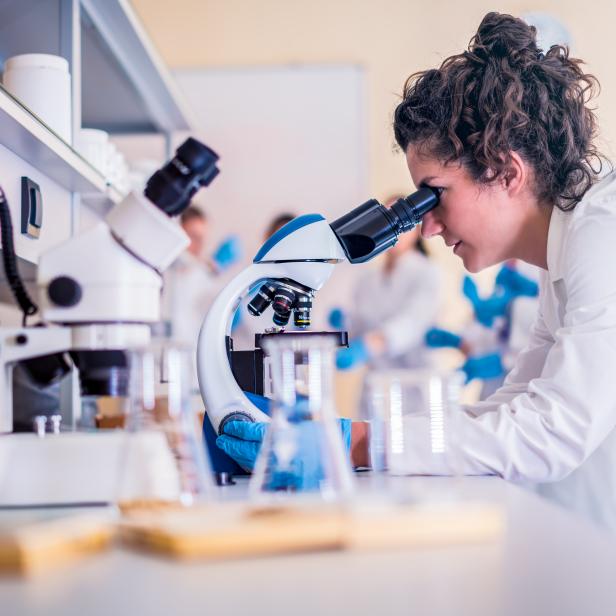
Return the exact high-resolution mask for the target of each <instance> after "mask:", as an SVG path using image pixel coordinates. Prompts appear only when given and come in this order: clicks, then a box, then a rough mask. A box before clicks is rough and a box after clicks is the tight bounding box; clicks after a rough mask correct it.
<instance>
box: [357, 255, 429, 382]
mask: <svg viewBox="0 0 616 616" xmlns="http://www.w3.org/2000/svg"><path fill="white" fill-rule="evenodd" d="M440 287H441V276H440V270H439V268H438V266H437V265H435V264H434V263H433V262H432V261H430V259H428V258H427V257H425V256H424V255H423V254H421V253H420V252H418V251H411V250H409V252H408V253H405V254H403V255H401V256H400V258H399V259H398V260H397V261H396V264H395V266H394V269H393V270H392V271H391V272H389V273H388V274H386V273H385V272H384V271H383V269H382V268H380V267H379V268H373V269H371V270H369V271H367V272H366V274H365V275H364V276H362V277H361V278H360V279H359V281H358V283H357V285H356V286H355V291H354V293H353V306H352V308H351V310H350V312H351V315H350V321H351V322H350V327H349V329H350V332H349V333H350V335H351V337H352V338H353V337H356V336H363V335H365V334H367V333H369V332H375V331H376V332H380V333H381V334H382V335H383V336H384V338H385V344H386V348H387V350H386V352H385V353H383V354H382V355H380V356H379V357H375V358H374V359H372V360H371V361H370V368H371V369H373V370H374V369H376V370H389V369H395V368H419V367H424V366H426V365H427V362H428V351H427V349H426V347H425V344H424V338H425V335H426V331H427V330H428V329H429V328H430V326H431V325H433V323H434V321H435V319H436V317H437V313H438V309H439V303H440Z"/></svg>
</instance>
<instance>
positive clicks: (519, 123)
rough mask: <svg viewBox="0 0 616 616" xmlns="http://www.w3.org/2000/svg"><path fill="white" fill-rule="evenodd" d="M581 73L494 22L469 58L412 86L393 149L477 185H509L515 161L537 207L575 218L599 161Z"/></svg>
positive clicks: (509, 21)
mask: <svg viewBox="0 0 616 616" xmlns="http://www.w3.org/2000/svg"><path fill="white" fill-rule="evenodd" d="M582 64H583V62H582V61H581V60H578V59H574V58H570V57H569V50H568V49H567V48H566V47H563V46H560V45H553V46H552V47H550V49H549V50H547V51H546V52H545V54H544V53H543V51H542V50H541V49H539V48H538V47H537V39H536V30H535V28H534V27H533V26H529V25H528V24H527V23H526V22H524V21H522V20H521V19H517V18H515V17H512V16H511V15H502V14H499V13H488V14H487V15H486V16H485V17H484V18H483V20H482V21H481V24H480V25H479V28H478V30H477V33H476V34H475V35H474V36H473V38H472V39H471V40H470V43H469V45H468V50H467V51H464V52H463V53H461V54H458V55H455V56H450V57H449V58H447V59H446V60H445V61H444V62H443V63H442V64H441V66H440V67H439V68H438V69H431V70H427V71H422V72H420V73H415V74H413V75H411V76H410V77H409V78H408V79H407V81H406V83H405V85H404V94H403V100H402V102H401V103H400V104H399V105H398V107H397V108H396V111H395V116H394V133H395V137H396V141H397V142H398V145H399V146H400V147H401V148H402V149H403V150H404V151H406V149H407V147H408V146H409V144H413V145H418V146H419V147H420V148H421V150H423V151H425V152H426V153H427V154H429V155H431V156H435V157H436V158H437V159H438V160H440V161H442V162H444V163H445V164H447V163H453V162H459V163H461V164H462V165H463V166H464V167H465V168H466V169H467V170H468V171H469V173H470V174H471V177H473V179H474V180H476V181H478V182H480V183H489V182H493V181H495V180H497V179H499V178H503V177H506V175H507V172H508V170H509V169H510V164H511V152H512V151H515V152H517V153H518V154H519V155H520V156H521V157H522V158H523V159H524V160H525V161H526V162H527V163H529V164H530V165H531V166H532V168H533V169H534V192H535V195H536V197H537V198H538V200H539V201H540V202H542V203H543V202H545V203H551V204H554V205H556V206H557V207H559V208H560V209H562V210H568V209H572V208H573V207H575V205H576V203H578V202H579V201H580V199H581V198H582V197H583V196H584V194H585V193H586V191H587V190H588V189H589V188H590V187H591V186H592V184H593V183H594V182H595V181H596V179H597V177H598V174H599V173H600V171H601V167H602V161H603V157H602V156H601V154H600V153H599V152H598V150H597V149H596V147H595V146H594V144H593V140H594V138H595V136H596V119H595V115H594V113H593V110H592V109H590V108H589V106H588V103H589V101H590V99H591V98H592V97H593V96H594V95H595V94H596V93H597V91H598V87H599V84H598V81H597V80H596V79H595V77H593V76H592V75H589V74H586V73H584V72H583V70H582V68H581V65H582Z"/></svg>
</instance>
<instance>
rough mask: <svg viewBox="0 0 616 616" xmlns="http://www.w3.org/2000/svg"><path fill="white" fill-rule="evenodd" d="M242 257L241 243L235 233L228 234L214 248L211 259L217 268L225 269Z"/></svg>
mask: <svg viewBox="0 0 616 616" xmlns="http://www.w3.org/2000/svg"><path fill="white" fill-rule="evenodd" d="M241 257H242V244H241V242H240V238H239V237H238V236H237V235H229V236H228V237H226V238H225V239H224V240H223V241H222V242H221V243H220V244H219V245H218V247H217V248H216V250H215V251H214V254H213V255H212V260H213V261H214V263H215V264H216V267H217V268H218V269H219V270H221V271H222V270H225V269H227V268H228V267H230V266H231V265H233V264H234V263H236V262H237V261H238V260H239V259H240V258H241Z"/></svg>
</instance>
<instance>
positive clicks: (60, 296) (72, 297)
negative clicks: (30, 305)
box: [47, 276, 82, 308]
mask: <svg viewBox="0 0 616 616" xmlns="http://www.w3.org/2000/svg"><path fill="white" fill-rule="evenodd" d="M47 295H49V299H50V300H51V301H52V302H53V303H54V304H56V306H64V307H65V308H68V307H70V306H75V305H76V304H78V303H79V302H80V301H81V296H82V291H81V285H80V284H79V283H78V282H77V281H76V280H74V279H73V278H70V277H69V276H58V278H54V279H53V280H52V281H51V282H50V283H49V287H47Z"/></svg>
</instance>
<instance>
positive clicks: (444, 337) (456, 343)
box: [425, 327, 462, 349]
mask: <svg viewBox="0 0 616 616" xmlns="http://www.w3.org/2000/svg"><path fill="white" fill-rule="evenodd" d="M425 341H426V346H428V347H430V348H431V349H442V348H454V349H459V348H460V345H461V344H462V338H461V337H460V336H458V335H457V334H454V333H453V332H450V331H447V330H446V329H439V328H438V327H433V328H432V329H429V330H428V331H427V332H426V337H425Z"/></svg>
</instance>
